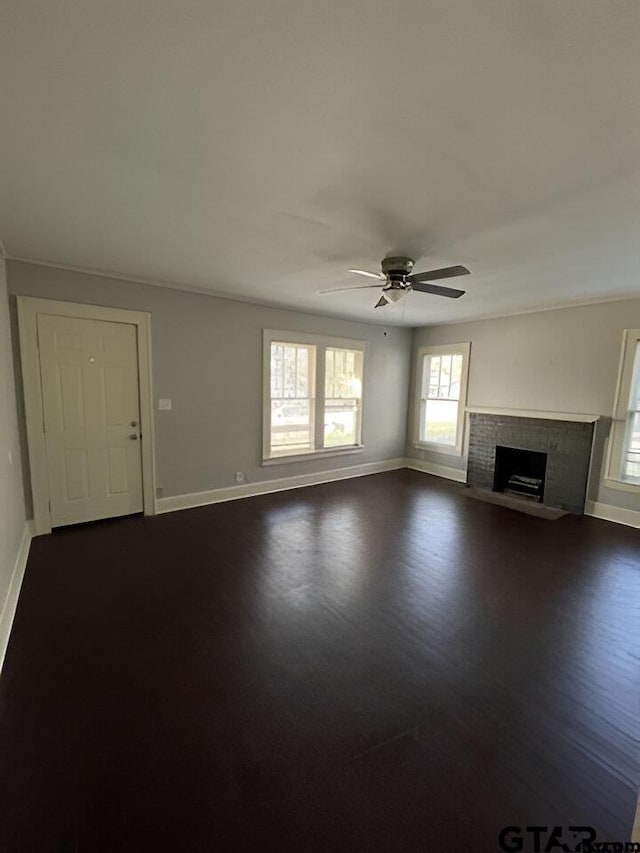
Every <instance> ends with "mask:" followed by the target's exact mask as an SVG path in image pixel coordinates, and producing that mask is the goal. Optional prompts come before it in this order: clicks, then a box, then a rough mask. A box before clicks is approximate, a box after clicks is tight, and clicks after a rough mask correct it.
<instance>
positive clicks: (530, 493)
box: [493, 445, 547, 503]
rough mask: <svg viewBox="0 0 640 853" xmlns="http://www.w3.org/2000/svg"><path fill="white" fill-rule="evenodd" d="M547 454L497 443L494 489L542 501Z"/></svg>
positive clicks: (538, 501) (525, 498) (526, 498)
mask: <svg viewBox="0 0 640 853" xmlns="http://www.w3.org/2000/svg"><path fill="white" fill-rule="evenodd" d="M546 471H547V454H546V453H540V452H538V451H536V450H521V449H519V448H517V447H502V446H500V445H496V463H495V468H494V475H493V491H494V492H504V493H505V494H507V495H513V496H514V497H518V498H523V499H524V500H528V501H536V502H537V503H542V501H543V498H544V484H545V476H546Z"/></svg>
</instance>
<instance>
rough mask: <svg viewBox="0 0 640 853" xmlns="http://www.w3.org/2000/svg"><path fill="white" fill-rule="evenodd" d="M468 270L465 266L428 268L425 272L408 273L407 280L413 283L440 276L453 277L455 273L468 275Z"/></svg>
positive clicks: (434, 279) (435, 279)
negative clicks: (439, 268)
mask: <svg viewBox="0 0 640 853" xmlns="http://www.w3.org/2000/svg"><path fill="white" fill-rule="evenodd" d="M469 272H470V271H469V270H468V269H467V268H466V267H461V266H456V267H444V268H443V269H441V270H429V271H427V272H417V273H414V274H413V275H410V276H409V278H408V281H410V282H411V284H413V282H414V281H438V279H440V278H453V277H454V276H456V275H469Z"/></svg>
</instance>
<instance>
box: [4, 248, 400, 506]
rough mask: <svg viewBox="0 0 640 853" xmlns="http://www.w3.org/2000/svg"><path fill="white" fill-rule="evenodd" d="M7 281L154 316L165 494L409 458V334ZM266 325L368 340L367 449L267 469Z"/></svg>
mask: <svg viewBox="0 0 640 853" xmlns="http://www.w3.org/2000/svg"><path fill="white" fill-rule="evenodd" d="M8 281H9V290H10V292H11V293H12V294H23V295H28V296H40V297H45V298H48V299H60V300H66V301H70V302H84V303H92V304H96V305H109V306H114V307H118V308H130V309H135V310H140V311H150V312H151V314H152V320H151V324H152V337H153V383H154V398H155V401H156V406H157V400H158V398H162V397H170V398H171V399H172V400H173V410H172V411H170V412H164V411H162V412H160V411H157V410H156V412H155V427H156V472H157V483H158V484H159V485H162V486H163V488H164V495H165V496H169V495H181V494H188V493H191V492H199V491H205V490H208V489H215V488H220V487H224V486H231V485H234V484H235V480H234V474H235V472H236V471H243V472H244V473H245V474H246V476H247V480H248V481H249V482H256V481H259V480H269V479H273V478H277V477H288V476H294V475H297V474H306V473H314V472H319V471H323V470H329V469H335V468H341V467H346V466H351V465H360V464H362V463H366V462H377V461H381V460H385V459H393V458H397V457H404V455H405V445H406V429H407V419H406V413H407V397H408V381H409V370H410V361H411V339H412V334H411V331H410V330H408V329H398V328H389V329H388V330H385V329H384V328H383V327H381V326H373V325H369V324H365V323H354V322H351V321H347V320H337V319H331V318H328V317H321V316H317V315H312V314H303V313H298V312H294V311H286V310H279V309H275V308H273V309H272V308H264V307H260V306H256V305H251V304H247V303H241V302H234V301H231V300H226V299H218V298H216V297H211V296H204V295H199V294H195V293H188V292H184V291H178V290H172V289H168V288H163V287H153V286H148V285H142V284H136V283H133V282H128V281H127V282H125V281H119V280H116V279H111V278H104V277H101V276H95V275H89V274H84V273H78V272H69V271H65V270H58V269H53V268H51V267H43V266H38V265H35V264H27V263H21V262H17V261H10V262H8ZM14 313H15V312H14ZM264 328H271V329H283V330H293V331H298V332H309V333H314V334H327V335H336V336H339V337H346V338H357V339H360V340H366V341H368V343H369V348H368V355H367V365H366V376H365V387H364V409H363V440H364V444H365V450H364V451H363V452H361V453H357V454H348V455H342V456H331V457H328V458H323V459H314V460H312V461H308V462H289V463H283V464H278V465H270V466H268V467H263V466H262V465H261V463H260V460H261V454H262V330H263V329H264ZM385 331H387V335H386V337H385V335H384V332H385ZM22 432H23V433H24V430H22ZM25 455H26V454H25Z"/></svg>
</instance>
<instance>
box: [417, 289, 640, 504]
mask: <svg viewBox="0 0 640 853" xmlns="http://www.w3.org/2000/svg"><path fill="white" fill-rule="evenodd" d="M637 328H640V298H638V299H630V300H625V301H621V302H607V303H602V304H598V305H584V306H580V307H576V308H562V309H556V310H553V311H540V312H536V313H535V314H520V315H518V316H515V317H501V318H499V319H495V320H478V321H476V322H473V323H460V324H456V325H449V326H433V327H429V328H422V329H416V330H415V332H414V360H413V361H414V363H413V369H412V374H413V375H414V376H415V371H416V358H415V353H416V351H417V349H418V348H419V347H421V346H431V345H434V344H445V343H459V342H462V341H471V360H470V364H469V388H468V400H467V402H468V405H469V406H487V407H495V408H506V409H532V410H536V411H555V412H571V413H581V414H596V415H602V416H603V417H602V420H601V421H600V422H599V424H598V428H597V431H596V433H597V434H596V450H595V453H594V464H593V467H592V476H591V482H590V487H589V497H590V499H592V500H598V501H602V502H603V503H607V504H611V505H613V506H620V507H625V508H627V509H633V510H640V494H634V493H630V492H625V491H620V490H618V489H608V488H605V487H604V486H603V485H602V483H601V479H602V472H601V467H602V451H603V446H604V438H605V436H606V433H607V431H608V429H609V425H610V418H611V415H612V412H613V402H614V396H615V390H616V383H617V378H618V365H619V360H620V349H621V345H622V332H623V330H624V329H637ZM411 389H412V394H411V396H412V401H411V411H412V412H413V394H414V390H415V382H414V381H413V380H412V382H411ZM411 432H412V431H411V430H410V433H411ZM411 438H412V435H410V440H409V455H411V456H414V457H420V458H424V459H426V460H427V461H429V462H432V463H437V464H440V465H448V466H450V467H457V468H464V467H465V465H466V460H465V459H464V458H462V459H461V458H459V457H458V458H456V457H454V456H448V455H445V454H433V453H428V452H426V451H425V452H420V451H417V450H415V449H414V448H413V444H412V440H411Z"/></svg>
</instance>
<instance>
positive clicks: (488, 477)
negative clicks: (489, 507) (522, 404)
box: [467, 412, 595, 514]
mask: <svg viewBox="0 0 640 853" xmlns="http://www.w3.org/2000/svg"><path fill="white" fill-rule="evenodd" d="M469 422H470V424H469V462H468V469H467V483H468V485H469V486H473V487H475V488H480V489H488V490H491V491H504V492H506V493H508V494H516V493H517V492H518V491H519V493H520V494H519V497H521V498H522V499H526V500H536V501H539V502H540V503H543V504H544V505H545V506H549V507H556V508H558V509H564V510H566V511H568V512H573V513H578V514H582V513H584V506H585V500H586V494H587V479H588V476H589V464H590V460H591V448H592V445H593V436H594V426H595V425H594V423H593V421H589V422H585V421H573V420H560V419H558V418H545V417H524V416H523V417H521V416H517V415H503V414H491V413H487V412H471V413H470V414H469ZM523 451H524V452H523ZM527 452H528V453H527Z"/></svg>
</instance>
